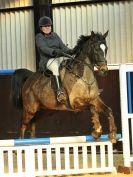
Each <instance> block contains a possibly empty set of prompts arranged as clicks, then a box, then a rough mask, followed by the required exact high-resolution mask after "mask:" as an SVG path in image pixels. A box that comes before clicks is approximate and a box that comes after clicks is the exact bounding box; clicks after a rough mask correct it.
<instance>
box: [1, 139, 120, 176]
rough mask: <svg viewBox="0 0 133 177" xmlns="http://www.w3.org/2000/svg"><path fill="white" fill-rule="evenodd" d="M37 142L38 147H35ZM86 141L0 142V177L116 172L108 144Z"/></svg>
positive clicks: (35, 140) (109, 144) (107, 142)
mask: <svg viewBox="0 0 133 177" xmlns="http://www.w3.org/2000/svg"><path fill="white" fill-rule="evenodd" d="M89 137H90V136H89ZM105 137H106V138H107V136H105ZM118 138H119V137H118ZM91 139H92V140H91ZM37 140H38V144H41V145H36V144H37ZM42 140H43V141H42ZM49 140H50V141H49ZM16 141H17V143H18V142H19V143H18V144H16V145H14V144H15V143H13V142H16ZM87 141H88V140H87V138H86V137H84V136H77V137H64V138H62V137H61V138H50V139H45V140H44V138H39V139H37V138H36V139H31V142H30V139H29V140H28V139H26V140H22V141H21V140H7V142H6V140H1V141H0V144H1V147H0V176H1V177H36V176H43V175H45V176H47V175H69V174H82V173H97V172H104V173H105V172H116V169H115V167H114V165H113V148H112V143H111V142H110V141H108V140H107V139H105V138H104V140H101V141H98V142H96V141H93V138H89V141H90V142H87ZM61 142H62V143H61ZM49 143H50V144H49ZM22 144H23V145H22ZM26 144H27V145H26ZM30 144H32V145H30ZM13 145H14V146H13Z"/></svg>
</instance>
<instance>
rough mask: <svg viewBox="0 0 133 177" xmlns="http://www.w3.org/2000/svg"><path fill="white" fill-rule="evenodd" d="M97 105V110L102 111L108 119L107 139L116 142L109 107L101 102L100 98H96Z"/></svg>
mask: <svg viewBox="0 0 133 177" xmlns="http://www.w3.org/2000/svg"><path fill="white" fill-rule="evenodd" d="M96 104H97V107H98V111H99V112H103V113H104V114H105V115H106V117H107V118H108V120H109V139H110V141H111V142H112V143H116V130H117V128H116V126H115V121H114V116H113V112H112V110H111V108H109V107H108V106H107V105H105V104H104V103H103V101H102V100H101V99H97V103H96Z"/></svg>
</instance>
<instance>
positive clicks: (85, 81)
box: [66, 58, 96, 86]
mask: <svg viewBox="0 0 133 177" xmlns="http://www.w3.org/2000/svg"><path fill="white" fill-rule="evenodd" d="M73 61H76V62H78V63H80V64H82V65H84V66H88V68H89V69H91V71H92V72H93V73H94V69H93V67H92V65H91V64H88V63H86V62H81V61H79V60H75V58H74V59H73ZM66 69H67V70H69V72H70V73H72V74H73V75H74V76H76V77H77V78H80V79H81V80H82V81H83V82H84V83H86V84H87V85H89V86H90V85H93V83H94V82H95V81H96V79H95V76H94V80H93V81H92V82H91V83H89V82H88V81H87V80H85V79H83V78H82V77H81V76H80V75H78V74H75V73H74V72H73V70H72V69H70V68H68V67H66Z"/></svg>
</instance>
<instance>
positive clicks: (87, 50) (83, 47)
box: [73, 31, 108, 76]
mask: <svg viewBox="0 0 133 177" xmlns="http://www.w3.org/2000/svg"><path fill="white" fill-rule="evenodd" d="M107 35H108V31H107V32H106V33H105V34H103V35H102V34H101V33H94V32H93V31H92V32H91V35H90V36H83V35H81V36H80V39H79V40H78V42H77V45H76V46H75V47H74V49H73V51H74V53H75V54H76V57H77V58H78V59H80V60H86V59H87V58H88V59H89V63H90V64H91V65H92V66H96V67H97V69H98V73H99V74H100V75H101V76H105V75H106V74H107V71H108V68H107V60H106V54H107V45H106V37H107Z"/></svg>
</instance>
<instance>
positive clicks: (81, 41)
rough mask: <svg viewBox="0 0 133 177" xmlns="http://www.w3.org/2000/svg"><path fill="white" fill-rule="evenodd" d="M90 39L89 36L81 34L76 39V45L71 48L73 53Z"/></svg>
mask: <svg viewBox="0 0 133 177" xmlns="http://www.w3.org/2000/svg"><path fill="white" fill-rule="evenodd" d="M88 39H90V36H84V35H81V36H80V37H79V39H78V41H77V44H76V46H75V47H74V48H73V52H74V54H78V53H79V52H80V51H81V49H82V47H83V44H84V43H85V42H86V41H87V40H88Z"/></svg>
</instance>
